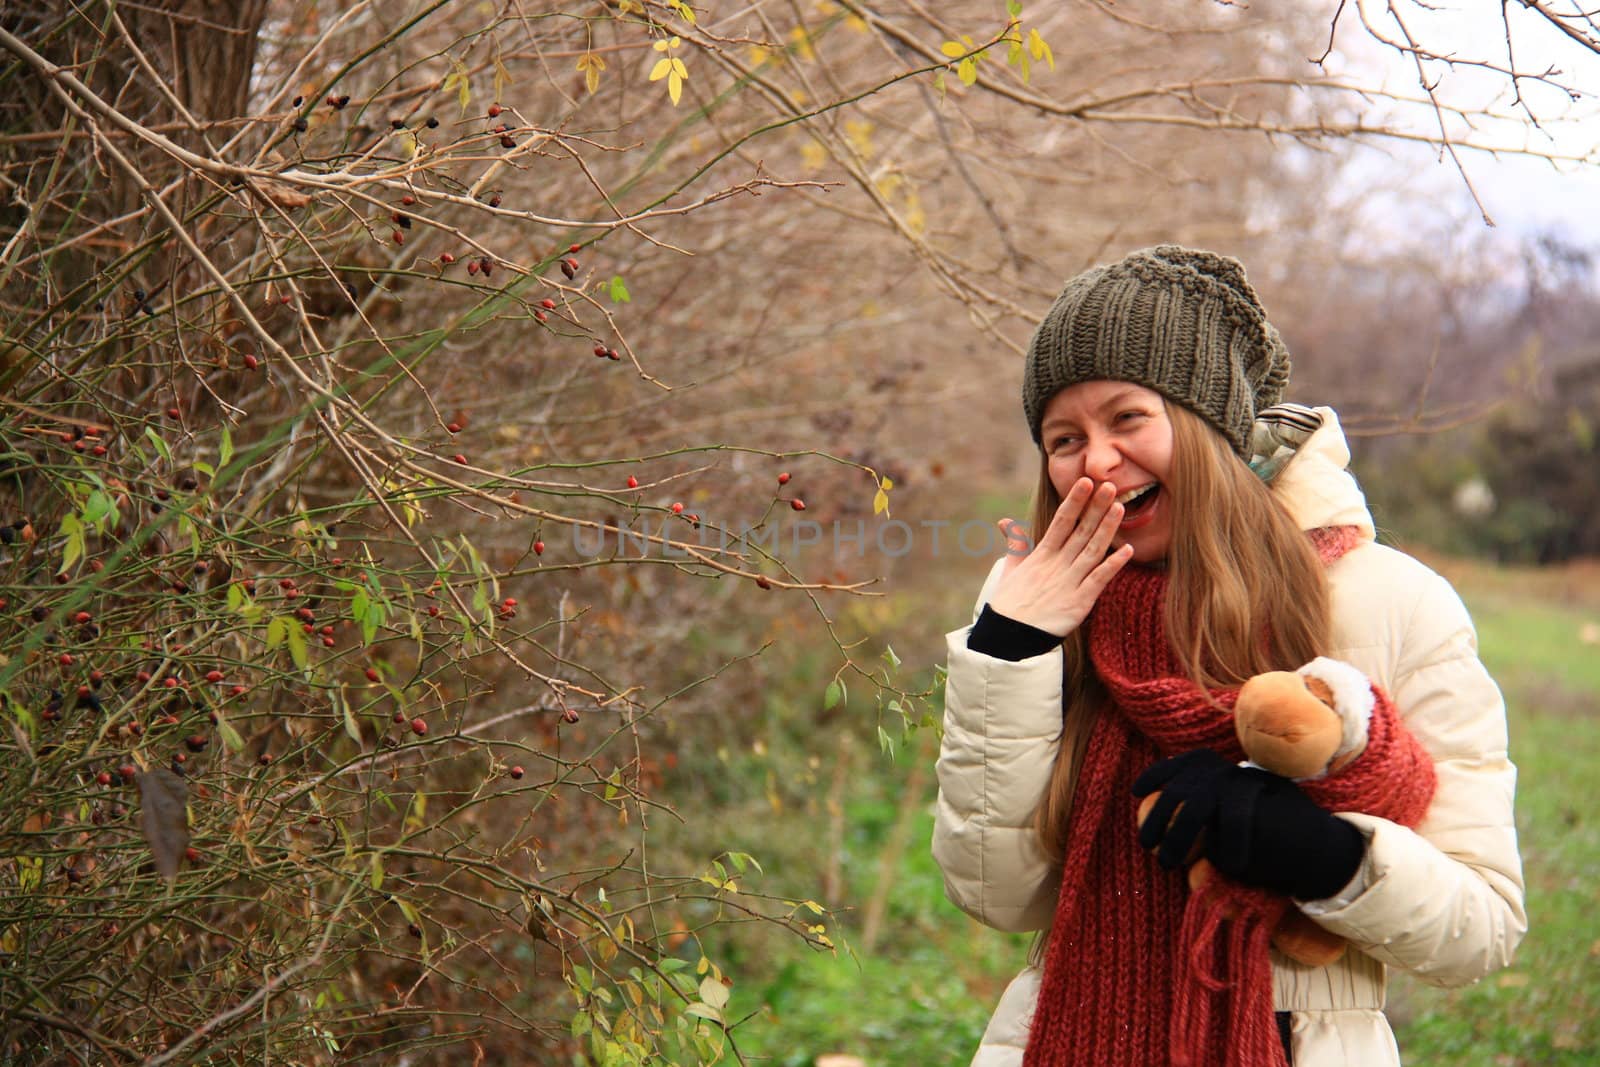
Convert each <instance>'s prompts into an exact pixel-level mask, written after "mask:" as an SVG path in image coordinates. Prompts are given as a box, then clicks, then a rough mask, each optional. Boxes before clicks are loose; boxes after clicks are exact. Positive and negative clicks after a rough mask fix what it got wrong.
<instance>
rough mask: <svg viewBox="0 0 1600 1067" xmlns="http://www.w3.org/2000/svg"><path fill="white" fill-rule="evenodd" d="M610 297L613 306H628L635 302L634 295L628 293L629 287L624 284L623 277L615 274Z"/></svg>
mask: <svg viewBox="0 0 1600 1067" xmlns="http://www.w3.org/2000/svg"><path fill="white" fill-rule="evenodd" d="M610 296H611V302H612V303H613V304H626V303H629V302H630V301H632V300H633V295H632V294H631V293H629V292H628V287H627V285H625V284H623V281H622V275H620V274H613V275H612V276H611V286H610Z"/></svg>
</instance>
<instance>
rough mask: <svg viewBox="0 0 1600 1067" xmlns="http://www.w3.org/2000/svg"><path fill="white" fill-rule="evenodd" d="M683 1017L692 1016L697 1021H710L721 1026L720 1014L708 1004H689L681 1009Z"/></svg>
mask: <svg viewBox="0 0 1600 1067" xmlns="http://www.w3.org/2000/svg"><path fill="white" fill-rule="evenodd" d="M683 1013H684V1014H685V1015H693V1016H694V1017H695V1018H697V1019H710V1020H711V1021H712V1022H714V1023H716V1024H717V1025H719V1026H720V1025H721V1024H722V1013H721V1012H720V1011H718V1010H717V1009H716V1008H713V1007H712V1006H711V1005H709V1004H699V1003H695V1004H691V1005H689V1006H688V1007H687V1008H684V1009H683Z"/></svg>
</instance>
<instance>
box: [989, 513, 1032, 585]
mask: <svg viewBox="0 0 1600 1067" xmlns="http://www.w3.org/2000/svg"><path fill="white" fill-rule="evenodd" d="M996 525H997V526H999V528H1000V536H1001V537H1003V538H1005V542H1006V556H1005V560H1006V562H1005V566H1004V567H1003V568H1002V569H1001V571H1000V573H1001V574H1002V575H1004V574H1007V573H1009V572H1010V570H1011V569H1012V568H1013V567H1015V566H1016V565H1017V564H1019V563H1021V562H1022V560H1023V558H1024V557H1025V556H1027V554H1028V553H1029V552H1031V551H1033V540H1032V538H1030V537H1029V536H1028V528H1027V527H1026V526H1024V525H1022V524H1021V523H1020V522H1018V521H1017V520H1016V519H1013V518H1011V517H1009V516H1007V517H1006V518H1004V519H1001V520H1000V521H999V522H998V523H996Z"/></svg>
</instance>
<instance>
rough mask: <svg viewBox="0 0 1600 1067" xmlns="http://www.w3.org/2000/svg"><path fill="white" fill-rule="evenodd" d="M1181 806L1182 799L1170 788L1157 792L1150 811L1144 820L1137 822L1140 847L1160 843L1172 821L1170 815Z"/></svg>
mask: <svg viewBox="0 0 1600 1067" xmlns="http://www.w3.org/2000/svg"><path fill="white" fill-rule="evenodd" d="M1182 807H1183V801H1182V800H1181V799H1179V798H1178V797H1176V796H1174V795H1173V794H1172V790H1170V789H1165V790H1162V791H1161V792H1160V793H1157V794H1156V796H1155V802H1154V803H1153V804H1151V805H1150V813H1149V814H1148V815H1146V816H1145V817H1144V822H1142V823H1140V824H1139V845H1140V847H1141V848H1146V849H1150V848H1155V847H1156V846H1157V845H1159V844H1161V840H1162V838H1163V837H1165V836H1166V833H1167V828H1168V826H1170V825H1171V823H1172V817H1173V816H1174V815H1175V814H1176V813H1177V811H1178V809H1180V808H1182Z"/></svg>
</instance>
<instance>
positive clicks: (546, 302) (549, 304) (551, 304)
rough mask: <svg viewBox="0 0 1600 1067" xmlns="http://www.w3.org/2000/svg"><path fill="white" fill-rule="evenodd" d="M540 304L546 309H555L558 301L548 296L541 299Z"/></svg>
mask: <svg viewBox="0 0 1600 1067" xmlns="http://www.w3.org/2000/svg"><path fill="white" fill-rule="evenodd" d="M539 306H540V307H542V308H544V309H545V310H546V311H553V310H554V309H555V306H556V302H555V301H554V300H551V299H550V298H549V297H548V296H547V297H545V298H544V299H543V300H541V301H539Z"/></svg>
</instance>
